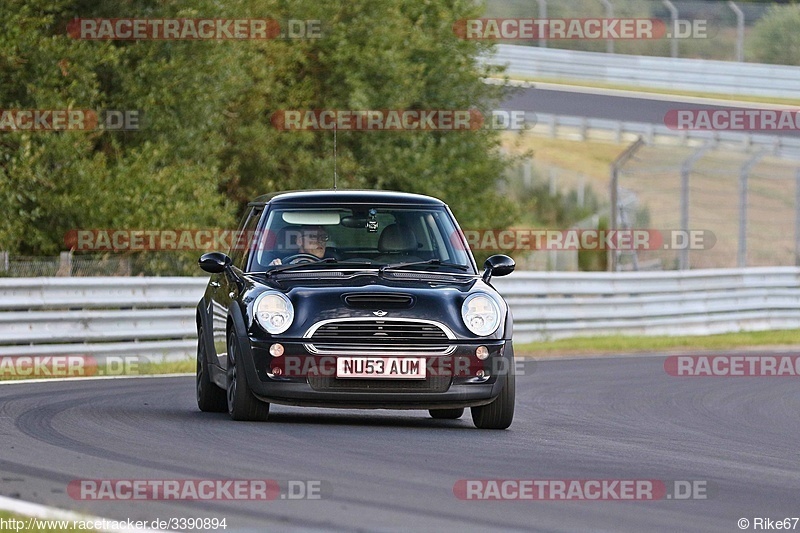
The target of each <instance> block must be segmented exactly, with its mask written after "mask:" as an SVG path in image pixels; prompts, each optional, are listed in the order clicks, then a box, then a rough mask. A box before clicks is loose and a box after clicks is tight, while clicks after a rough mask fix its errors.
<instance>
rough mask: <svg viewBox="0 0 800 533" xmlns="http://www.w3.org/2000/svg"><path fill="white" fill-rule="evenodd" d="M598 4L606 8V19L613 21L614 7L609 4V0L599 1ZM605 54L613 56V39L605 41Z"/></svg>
mask: <svg viewBox="0 0 800 533" xmlns="http://www.w3.org/2000/svg"><path fill="white" fill-rule="evenodd" d="M600 2H601V3H602V4H603V5H604V6H605V8H606V18H607V19H613V18H614V6H613V4H612V3H611V2H610V0H600ZM606 53H607V54H613V53H614V39H606Z"/></svg>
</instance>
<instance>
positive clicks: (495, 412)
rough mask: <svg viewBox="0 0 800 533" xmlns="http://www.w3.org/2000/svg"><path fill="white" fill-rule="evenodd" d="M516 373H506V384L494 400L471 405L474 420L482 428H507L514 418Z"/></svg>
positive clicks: (476, 425)
mask: <svg viewBox="0 0 800 533" xmlns="http://www.w3.org/2000/svg"><path fill="white" fill-rule="evenodd" d="M514 382H515V378H514V373H513V372H509V373H507V374H506V386H505V387H503V390H502V391H501V392H500V395H499V396H498V397H497V398H495V399H494V401H493V402H492V403H490V404H487V405H481V406H478V407H471V408H470V410H471V411H472V422H473V423H474V424H475V427H477V428H480V429H506V428H507V427H508V426H510V425H511V421H512V420H514V398H515V395H516V391H515V383H514Z"/></svg>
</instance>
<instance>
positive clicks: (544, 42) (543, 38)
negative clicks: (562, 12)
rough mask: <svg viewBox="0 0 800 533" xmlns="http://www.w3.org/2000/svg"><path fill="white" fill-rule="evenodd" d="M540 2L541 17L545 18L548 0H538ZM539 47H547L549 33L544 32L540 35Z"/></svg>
mask: <svg viewBox="0 0 800 533" xmlns="http://www.w3.org/2000/svg"><path fill="white" fill-rule="evenodd" d="M538 2H539V18H540V19H541V20H545V19H546V18H547V0H538ZM539 48H547V33H546V32H543V33H542V34H541V35H539Z"/></svg>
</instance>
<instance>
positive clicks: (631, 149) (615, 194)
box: [606, 136, 644, 272]
mask: <svg viewBox="0 0 800 533" xmlns="http://www.w3.org/2000/svg"><path fill="white" fill-rule="evenodd" d="M642 146H644V139H642V137H641V136H639V138H638V139H636V142H634V143H633V144H631V145H630V146H628V147H627V148H626V149H625V150H624V151H623V152H622V153H621V154H619V155H618V156H617V158H616V159H615V160H614V161H613V162H612V163H611V183H610V188H611V191H610V192H611V217H610V220H609V225H610V226H611V228H610V229H611V231H614V230H616V229H617V225H618V224H617V212H618V209H617V204H618V203H619V171H620V169H621V168H622V166H623V165H624V164H625V163H627V162H628V161H629V160H630V158H632V157H633V156H634V154H636V152H637V151H639V149H640V148H641V147H642ZM606 253H608V261H607V262H608V271H609V272H616V271H617V263H618V258H619V257H618V254H617V250H608V251H607V252H606Z"/></svg>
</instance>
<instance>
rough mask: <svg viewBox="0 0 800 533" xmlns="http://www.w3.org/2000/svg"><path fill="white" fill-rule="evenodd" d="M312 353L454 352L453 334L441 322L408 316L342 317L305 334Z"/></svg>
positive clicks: (433, 353)
mask: <svg viewBox="0 0 800 533" xmlns="http://www.w3.org/2000/svg"><path fill="white" fill-rule="evenodd" d="M305 336H306V338H308V340H309V342H308V343H306V345H305V346H306V349H307V350H308V351H309V352H310V353H313V354H363V355H378V354H402V353H407V354H430V355H447V354H450V353H452V352H453V351H455V346H454V345H453V344H452V342H453V340H454V339H455V336H454V335H453V333H452V332H451V331H450V330H449V329H447V328H446V327H445V326H443V325H442V324H439V323H437V322H433V321H425V320H408V319H385V318H384V319H369V318H366V319H343V320H330V321H324V322H320V323H317V324H315V325H314V326H312V327H311V329H309V330H308V332H307V333H306V335H305Z"/></svg>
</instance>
